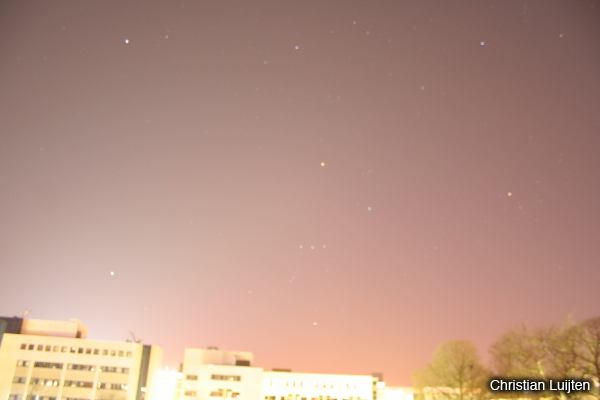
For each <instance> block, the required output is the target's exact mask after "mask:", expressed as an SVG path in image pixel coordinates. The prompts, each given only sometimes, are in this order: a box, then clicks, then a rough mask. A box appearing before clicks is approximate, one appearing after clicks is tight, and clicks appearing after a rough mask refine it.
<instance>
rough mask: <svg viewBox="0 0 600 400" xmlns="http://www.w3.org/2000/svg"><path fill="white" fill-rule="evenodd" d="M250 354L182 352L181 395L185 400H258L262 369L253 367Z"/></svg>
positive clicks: (213, 350) (207, 350) (201, 350)
mask: <svg viewBox="0 0 600 400" xmlns="http://www.w3.org/2000/svg"><path fill="white" fill-rule="evenodd" d="M252 361H253V356H252V353H247V352H240V351H224V350H219V349H217V348H214V347H211V348H208V349H185V351H184V356H183V364H182V372H183V378H184V382H183V385H184V387H183V395H184V399H186V400H194V399H203V400H209V399H211V400H215V399H216V398H232V399H238V400H258V399H260V398H261V389H262V383H263V370H262V368H257V367H253V366H252Z"/></svg>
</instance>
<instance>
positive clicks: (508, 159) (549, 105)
mask: <svg viewBox="0 0 600 400" xmlns="http://www.w3.org/2000/svg"><path fill="white" fill-rule="evenodd" d="M599 22H600V4H599V3H598V2H597V1H577V2H572V1H470V2H466V1H458V2H445V1H354V0H348V1H327V2H320V1H302V2H300V1H297V2H291V1H272V2H266V1H237V2H236V1H190V0H183V1H182V0H180V1H155V0H152V1H144V2H133V1H101V2H80V1H65V2H42V1H37V2H34V1H6V2H3V3H2V5H1V6H0V46H1V50H2V58H0V86H1V87H2V89H1V90H0V113H1V115H0V185H1V186H0V194H1V195H0V269H1V282H2V290H1V291H0V315H7V316H10V315H21V314H22V313H23V312H24V311H25V310H29V316H30V317H31V318H41V319H66V318H73V317H76V318H79V319H81V320H82V321H84V323H86V324H87V325H88V326H89V328H90V337H92V338H101V339H115V340H123V339H126V338H127V337H129V336H130V333H129V332H134V333H135V335H136V336H137V337H138V338H141V339H143V341H144V342H147V343H152V344H157V345H160V346H162V347H163V348H164V349H165V353H166V359H167V364H169V365H172V366H176V365H177V363H178V362H179V361H180V360H181V357H182V355H183V348H184V347H186V346H187V347H193V346H197V347H203V346H207V345H217V346H220V347H221V348H229V349H237V350H246V351H252V352H253V353H254V354H255V357H256V364H257V365H259V366H264V367H289V368H292V369H294V370H297V371H311V372H312V371H315V372H336V373H370V372H373V371H381V372H383V373H384V377H385V379H386V381H387V382H389V383H392V384H410V376H411V373H412V372H413V371H414V370H415V369H417V368H420V367H422V366H423V365H425V364H426V363H427V362H428V361H429V360H430V358H431V355H432V353H433V351H434V350H435V348H436V347H437V346H438V345H439V344H441V343H443V342H444V341H447V340H451V339H467V340H471V341H473V342H474V343H475V344H476V345H477V347H478V349H479V352H480V355H481V356H482V357H483V359H484V360H486V359H487V357H488V356H487V349H488V346H489V345H490V344H491V343H492V342H493V341H494V340H495V339H497V338H498V337H499V336H500V335H501V334H502V333H503V332H505V331H506V330H508V329H510V328H513V327H515V326H518V325H520V324H522V323H525V324H527V325H528V326H532V327H535V326H546V325H551V324H560V323H562V322H563V321H565V319H567V318H569V317H571V318H573V319H575V320H583V319H586V318H590V317H594V316H597V315H598V305H599V304H600V294H599V293H600V292H599V291H598V282H599V281H600V268H599V266H600V255H599V252H598V248H599V246H598V244H599V243H600V225H599V224H598V222H599V216H600V201H599V199H598V195H599V192H600V187H599V186H600V184H599V182H600V179H599V178H600V157H599V156H598V154H599V150H600V136H599V133H600V90H599V89H600V80H599V79H598V71H600V41H599V39H600V23H599Z"/></svg>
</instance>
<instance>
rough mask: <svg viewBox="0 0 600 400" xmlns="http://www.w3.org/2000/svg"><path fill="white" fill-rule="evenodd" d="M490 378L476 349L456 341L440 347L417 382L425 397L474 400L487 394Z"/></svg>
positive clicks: (463, 342) (470, 344)
mask: <svg viewBox="0 0 600 400" xmlns="http://www.w3.org/2000/svg"><path fill="white" fill-rule="evenodd" d="M488 376H489V374H488V371H487V370H486V368H484V367H483V365H482V364H481V362H480V361H479V356H478V355H477V350H476V349H475V346H474V345H473V344H472V343H471V342H468V341H464V340H454V341H450V342H446V343H444V344H443V345H441V346H440V347H439V348H438V349H437V350H436V352H435V353H434V355H433V358H432V360H431V362H430V363H429V364H428V365H427V366H426V367H425V368H424V369H423V370H421V371H417V373H415V375H414V380H415V383H416V385H417V387H418V388H419V389H420V392H421V394H422V395H424V397H427V398H433V399H455V400H472V399H478V398H481V397H482V396H483V395H484V394H485V393H486V382H487V379H488Z"/></svg>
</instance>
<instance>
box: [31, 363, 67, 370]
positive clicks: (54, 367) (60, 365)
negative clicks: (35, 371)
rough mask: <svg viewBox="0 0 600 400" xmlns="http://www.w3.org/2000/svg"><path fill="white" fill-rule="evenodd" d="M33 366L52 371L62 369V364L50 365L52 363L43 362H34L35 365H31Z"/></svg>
mask: <svg viewBox="0 0 600 400" xmlns="http://www.w3.org/2000/svg"><path fill="white" fill-rule="evenodd" d="M33 366H34V367H35V368H52V369H61V368H62V366H63V365H62V364H61V363H52V362H43V361H36V362H35V364H33Z"/></svg>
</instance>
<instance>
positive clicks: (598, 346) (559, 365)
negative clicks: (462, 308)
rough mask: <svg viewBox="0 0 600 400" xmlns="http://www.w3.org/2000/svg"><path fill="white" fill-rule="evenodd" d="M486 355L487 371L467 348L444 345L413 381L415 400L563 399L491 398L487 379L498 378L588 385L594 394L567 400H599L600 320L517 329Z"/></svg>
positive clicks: (456, 343)
mask: <svg viewBox="0 0 600 400" xmlns="http://www.w3.org/2000/svg"><path fill="white" fill-rule="evenodd" d="M489 351H490V355H491V362H490V365H489V366H486V365H484V364H483V363H482V362H481V360H480V358H479V356H478V354H477V350H476V349H475V346H474V345H473V344H472V343H471V342H469V341H465V340H454V341H449V342H446V343H444V344H442V345H441V346H440V347H439V348H438V349H437V350H436V352H435V353H434V355H433V358H432V360H431V362H430V363H429V364H428V365H427V366H426V367H425V368H423V369H422V370H419V371H417V372H415V373H414V375H413V383H414V384H415V386H416V388H417V390H418V391H417V394H418V396H420V397H421V398H422V399H425V400H438V399H439V400H477V399H486V398H488V399H489V398H498V397H503V398H508V397H522V398H523V397H530V398H540V397H544V398H547V397H561V396H559V395H552V394H551V393H550V394H549V393H544V394H539V393H537V394H536V393H525V394H523V393H519V394H512V395H511V394H504V393H503V394H502V396H499V395H498V393H491V392H490V391H489V388H488V386H489V385H488V383H489V380H490V378H491V377H497V376H502V377H506V378H509V379H521V378H530V379H552V378H560V379H564V378H573V379H582V378H583V379H588V380H590V381H591V382H592V392H591V393H586V394H573V395H572V396H570V398H596V399H599V398H600V317H598V318H593V319H590V320H587V321H584V322H581V323H572V322H568V323H566V324H564V325H562V326H552V327H544V328H539V329H530V328H528V327H526V326H521V327H519V328H516V329H512V330H510V331H508V332H506V333H504V334H503V335H502V336H501V337H500V338H499V339H498V340H497V341H496V342H495V343H494V344H493V345H492V346H491V348H490V350H489ZM563 397H564V396H563Z"/></svg>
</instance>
